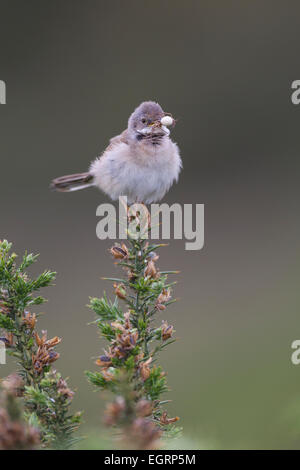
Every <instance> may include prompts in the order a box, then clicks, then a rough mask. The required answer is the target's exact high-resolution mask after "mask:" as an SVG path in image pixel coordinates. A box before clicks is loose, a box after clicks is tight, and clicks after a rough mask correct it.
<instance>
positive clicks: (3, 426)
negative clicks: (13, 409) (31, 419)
mask: <svg viewBox="0 0 300 470" xmlns="http://www.w3.org/2000/svg"><path fill="white" fill-rule="evenodd" d="M39 442H40V433H39V431H38V430H37V429H35V428H33V427H32V426H29V425H27V424H25V423H22V422H19V421H14V420H12V419H11V418H10V416H9V414H8V413H7V411H6V410H5V409H4V408H0V450H31V449H35V448H36V447H37V446H38V444H39Z"/></svg>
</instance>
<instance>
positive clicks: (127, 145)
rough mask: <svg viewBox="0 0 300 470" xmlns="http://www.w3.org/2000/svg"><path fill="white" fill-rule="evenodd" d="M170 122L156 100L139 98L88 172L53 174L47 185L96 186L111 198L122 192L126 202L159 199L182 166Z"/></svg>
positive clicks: (68, 187)
mask: <svg viewBox="0 0 300 470" xmlns="http://www.w3.org/2000/svg"><path fill="white" fill-rule="evenodd" d="M174 124H175V120H174V119H173V118H172V116H171V115H170V114H168V113H164V111H163V110H162V108H161V106H160V105H159V104H158V103H155V102H153V101H145V102H143V103H142V104H140V106H138V107H137V108H136V109H135V111H134V112H133V113H132V114H131V116H130V117H129V120H128V127H127V129H126V130H125V131H124V132H122V133H121V134H120V135H118V136H116V137H113V138H112V139H110V142H109V145H108V147H107V148H106V149H105V150H104V152H103V154H102V155H101V156H100V157H98V158H96V160H94V161H93V162H92V163H91V165H90V168H89V171H88V172H86V173H79V174H74V175H67V176H61V177H60V178H56V179H54V180H53V181H52V183H51V188H52V189H55V190H57V191H63V192H69V191H77V190H78V189H84V188H88V187H91V186H96V187H98V188H99V189H101V190H102V191H103V192H104V193H105V194H107V195H108V196H109V197H110V198H111V199H112V200H116V199H118V198H119V197H120V196H126V197H127V201H128V203H129V204H132V203H134V202H140V203H145V204H150V203H152V202H156V201H159V200H161V199H162V198H163V197H164V195H165V194H166V192H167V191H168V190H169V189H170V187H171V186H172V184H173V183H174V181H177V180H178V176H179V173H180V170H181V167H182V162H181V158H180V155H179V149H178V146H177V145H176V144H175V143H174V142H172V140H171V139H170V137H169V135H170V130H169V129H168V127H167V126H170V125H174Z"/></svg>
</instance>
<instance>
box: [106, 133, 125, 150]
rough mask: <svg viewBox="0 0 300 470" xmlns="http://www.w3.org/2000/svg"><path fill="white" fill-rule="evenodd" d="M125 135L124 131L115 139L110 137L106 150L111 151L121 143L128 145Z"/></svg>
mask: <svg viewBox="0 0 300 470" xmlns="http://www.w3.org/2000/svg"><path fill="white" fill-rule="evenodd" d="M127 134H128V131H127V129H126V130H125V131H123V132H122V134H119V135H116V136H115V137H112V138H111V139H110V141H109V145H108V147H107V149H111V148H112V147H113V146H114V145H116V144H120V143H122V142H123V143H124V144H128V139H127Z"/></svg>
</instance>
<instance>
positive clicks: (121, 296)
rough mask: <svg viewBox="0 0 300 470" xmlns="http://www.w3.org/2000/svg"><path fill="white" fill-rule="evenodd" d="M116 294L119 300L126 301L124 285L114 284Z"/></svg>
mask: <svg viewBox="0 0 300 470" xmlns="http://www.w3.org/2000/svg"><path fill="white" fill-rule="evenodd" d="M114 288H115V294H116V296H117V297H119V299H123V300H124V299H126V290H125V287H124V284H114Z"/></svg>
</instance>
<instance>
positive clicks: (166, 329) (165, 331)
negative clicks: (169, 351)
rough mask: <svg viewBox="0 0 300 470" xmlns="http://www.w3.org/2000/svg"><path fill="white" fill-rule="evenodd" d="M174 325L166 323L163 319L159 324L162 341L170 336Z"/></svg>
mask: <svg viewBox="0 0 300 470" xmlns="http://www.w3.org/2000/svg"><path fill="white" fill-rule="evenodd" d="M173 330H174V327H173V326H172V325H168V322H166V321H163V322H162V326H161V337H162V340H163V341H166V340H167V339H169V338H171V337H172V334H173Z"/></svg>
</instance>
